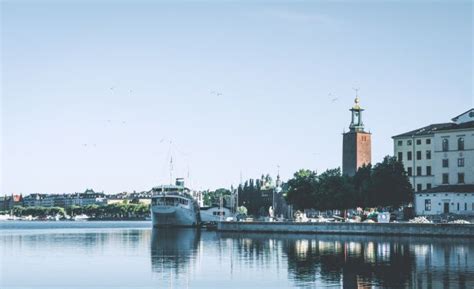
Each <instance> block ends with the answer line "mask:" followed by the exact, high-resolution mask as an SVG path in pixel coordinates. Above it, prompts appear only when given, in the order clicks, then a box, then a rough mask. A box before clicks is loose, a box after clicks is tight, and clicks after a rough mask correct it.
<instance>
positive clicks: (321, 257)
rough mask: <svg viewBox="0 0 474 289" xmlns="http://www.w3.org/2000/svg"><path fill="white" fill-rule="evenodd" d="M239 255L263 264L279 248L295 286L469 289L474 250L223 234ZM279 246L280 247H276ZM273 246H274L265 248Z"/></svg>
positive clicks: (413, 242)
mask: <svg viewBox="0 0 474 289" xmlns="http://www.w3.org/2000/svg"><path fill="white" fill-rule="evenodd" d="M221 237H222V238H228V239H231V240H234V241H235V242H237V246H236V249H237V251H238V254H239V255H244V256H250V255H251V256H256V257H258V258H267V255H269V254H272V252H274V251H275V250H274V249H273V248H271V246H270V244H279V245H281V247H282V248H281V249H282V252H283V253H284V255H285V256H286V261H287V269H288V277H289V279H292V280H293V281H294V282H295V285H297V286H315V285H314V284H321V285H323V286H328V285H334V286H340V287H343V288H366V287H367V288H372V287H373V286H375V287H380V288H473V286H474V253H473V252H474V244H473V242H470V241H471V240H461V239H424V238H383V237H358V236H329V235H322V236H308V235H261V234H253V235H246V236H245V237H242V236H240V235H239V234H231V233H224V234H221ZM278 240H282V242H278ZM269 241H273V242H269Z"/></svg>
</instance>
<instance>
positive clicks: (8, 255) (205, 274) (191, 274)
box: [0, 222, 474, 289]
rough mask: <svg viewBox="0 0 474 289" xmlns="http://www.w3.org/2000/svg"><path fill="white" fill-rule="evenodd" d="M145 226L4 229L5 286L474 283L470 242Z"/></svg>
mask: <svg viewBox="0 0 474 289" xmlns="http://www.w3.org/2000/svg"><path fill="white" fill-rule="evenodd" d="M142 225H143V226H142V227H141V228H140V227H139V226H140V223H132V224H129V226H128V227H123V226H124V225H123V224H122V223H118V224H115V223H113V222H112V223H110V224H98V223H93V224H91V225H90V226H91V227H90V228H87V227H84V228H78V227H77V226H79V224H69V223H64V224H58V225H54V226H56V227H55V228H53V227H52V226H53V225H50V224H42V223H34V224H33V223H31V224H30V223H28V224H25V227H23V224H17V225H15V226H17V227H18V228H13V227H12V226H13V225H11V226H10V227H11V228H7V229H3V228H0V275H1V277H0V288H20V287H21V288H36V287H40V288H66V287H67V288H93V287H95V288H104V287H110V288H112V287H124V288H125V287H126V288H226V289H229V288H239V289H240V288H258V287H261V288H291V287H299V288H321V287H325V288H327V287H332V288H416V289H418V288H474V242H473V240H472V239H467V240H466V239H457V238H456V239H449V238H418V237H417V238H415V237H414V238H408V237H400V238H396V237H390V238H384V237H375V236H374V237H362V236H340V235H339V236H337V235H332V236H331V235H321V236H315V235H295V234H243V233H242V234H232V233H217V232H209V231H197V230H193V229H181V230H161V229H159V230H151V229H150V228H149V224H142ZM33 226H35V227H34V228H36V229H30V227H33ZM81 226H85V225H81ZM99 226H100V227H99ZM77 272H81V274H82V275H84V276H87V278H77ZM25 274H26V275H27V276H28V278H24V276H26V275H25ZM71 280H74V282H73V283H74V284H73V285H74V286H72V285H71Z"/></svg>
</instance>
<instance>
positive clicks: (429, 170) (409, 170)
mask: <svg viewBox="0 0 474 289" xmlns="http://www.w3.org/2000/svg"><path fill="white" fill-rule="evenodd" d="M407 174H408V176H409V177H411V176H413V170H412V168H411V167H407ZM416 175H417V176H422V175H423V173H422V172H421V167H416ZM426 176H431V166H426Z"/></svg>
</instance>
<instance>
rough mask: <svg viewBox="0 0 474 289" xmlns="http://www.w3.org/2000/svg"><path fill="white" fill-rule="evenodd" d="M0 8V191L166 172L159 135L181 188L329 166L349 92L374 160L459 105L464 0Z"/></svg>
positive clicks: (25, 4) (63, 187)
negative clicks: (186, 183)
mask: <svg viewBox="0 0 474 289" xmlns="http://www.w3.org/2000/svg"><path fill="white" fill-rule="evenodd" d="M1 10H2V11H1V24H2V31H1V41H2V53H1V55H2V57H1V60H2V63H1V67H2V81H1V87H2V92H1V93H2V94H1V101H2V102H1V107H2V110H1V121H2V134H1V137H2V139H1V145H2V147H1V151H2V159H1V169H2V174H1V176H2V178H1V188H0V194H3V193H24V194H25V193H33V192H53V193H62V192H74V191H83V190H85V189H86V188H94V189H95V190H104V191H106V192H120V191H124V190H134V189H135V190H146V189H149V188H151V187H152V186H155V185H158V184H160V183H167V182H169V175H168V164H167V160H166V159H167V155H168V151H169V145H168V144H167V141H162V140H163V139H166V140H168V139H172V140H173V141H174V143H175V144H176V151H175V167H176V168H175V176H186V175H187V171H188V169H187V168H188V167H189V173H190V176H191V185H192V186H193V187H194V188H196V189H200V188H201V189H205V188H211V189H212V188H217V187H228V186H230V185H231V184H234V185H236V184H238V182H239V178H240V177H239V176H240V172H242V175H243V178H244V179H246V178H250V177H258V176H259V175H260V174H261V173H271V174H276V171H277V164H279V165H280V167H281V169H280V171H281V175H282V177H283V179H287V178H289V177H291V175H292V174H293V173H294V172H295V171H296V170H298V169H300V168H310V169H315V170H318V171H323V170H325V169H326V168H334V167H338V166H340V165H341V158H342V155H341V154H342V153H341V147H342V136H341V133H342V132H343V130H344V129H346V130H347V127H348V125H349V122H350V113H349V111H348V109H349V108H350V107H351V106H352V102H353V99H354V91H353V90H352V87H360V93H359V94H360V97H361V104H362V106H363V107H364V108H366V111H365V114H364V122H365V124H366V128H367V130H370V131H371V132H372V133H373V136H372V138H373V143H372V147H373V155H372V158H373V160H374V161H375V162H376V161H380V160H381V159H382V158H383V156H385V155H387V154H392V153H393V145H392V140H391V136H392V135H396V134H398V133H401V132H405V131H408V130H411V129H414V128H418V127H421V126H423V125H426V124H429V123H436V122H445V121H449V120H450V119H451V118H452V117H454V116H456V115H457V114H459V113H461V112H464V111H465V110H467V109H468V108H470V107H472V106H473V105H474V103H473V85H472V84H473V56H472V50H473V45H472V39H473V28H472V27H473V4H472V3H471V2H470V1H465V2H460V1H446V2H428V1H419V2H413V3H410V2H405V1H393V2H384V3H379V2H378V1H370V2H355V1H354V2H337V3H330V2H329V1H327V2H326V1H305V2H303V1H301V2H297V3H293V1H291V2H290V1H288V2H284V1H265V2H263V1H262V2H258V1H257V2H255V1H232V2H226V3H223V2H222V1H205V2H194V1H193V2H177V1H169V2H152V1H146V2H145V1H62V2H60V1H51V2H42V1H3V2H2V3H1ZM111 88H112V89H111ZM211 91H218V92H221V93H222V95H217V94H216V93H211ZM330 93H331V94H332V95H334V96H336V97H338V100H337V101H335V102H332V101H331V100H332V98H334V97H333V96H330V95H329V94H330ZM109 120H110V121H109ZM85 144H87V146H85Z"/></svg>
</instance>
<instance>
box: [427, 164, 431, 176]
mask: <svg viewBox="0 0 474 289" xmlns="http://www.w3.org/2000/svg"><path fill="white" fill-rule="evenodd" d="M426 175H427V176H431V166H426Z"/></svg>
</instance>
